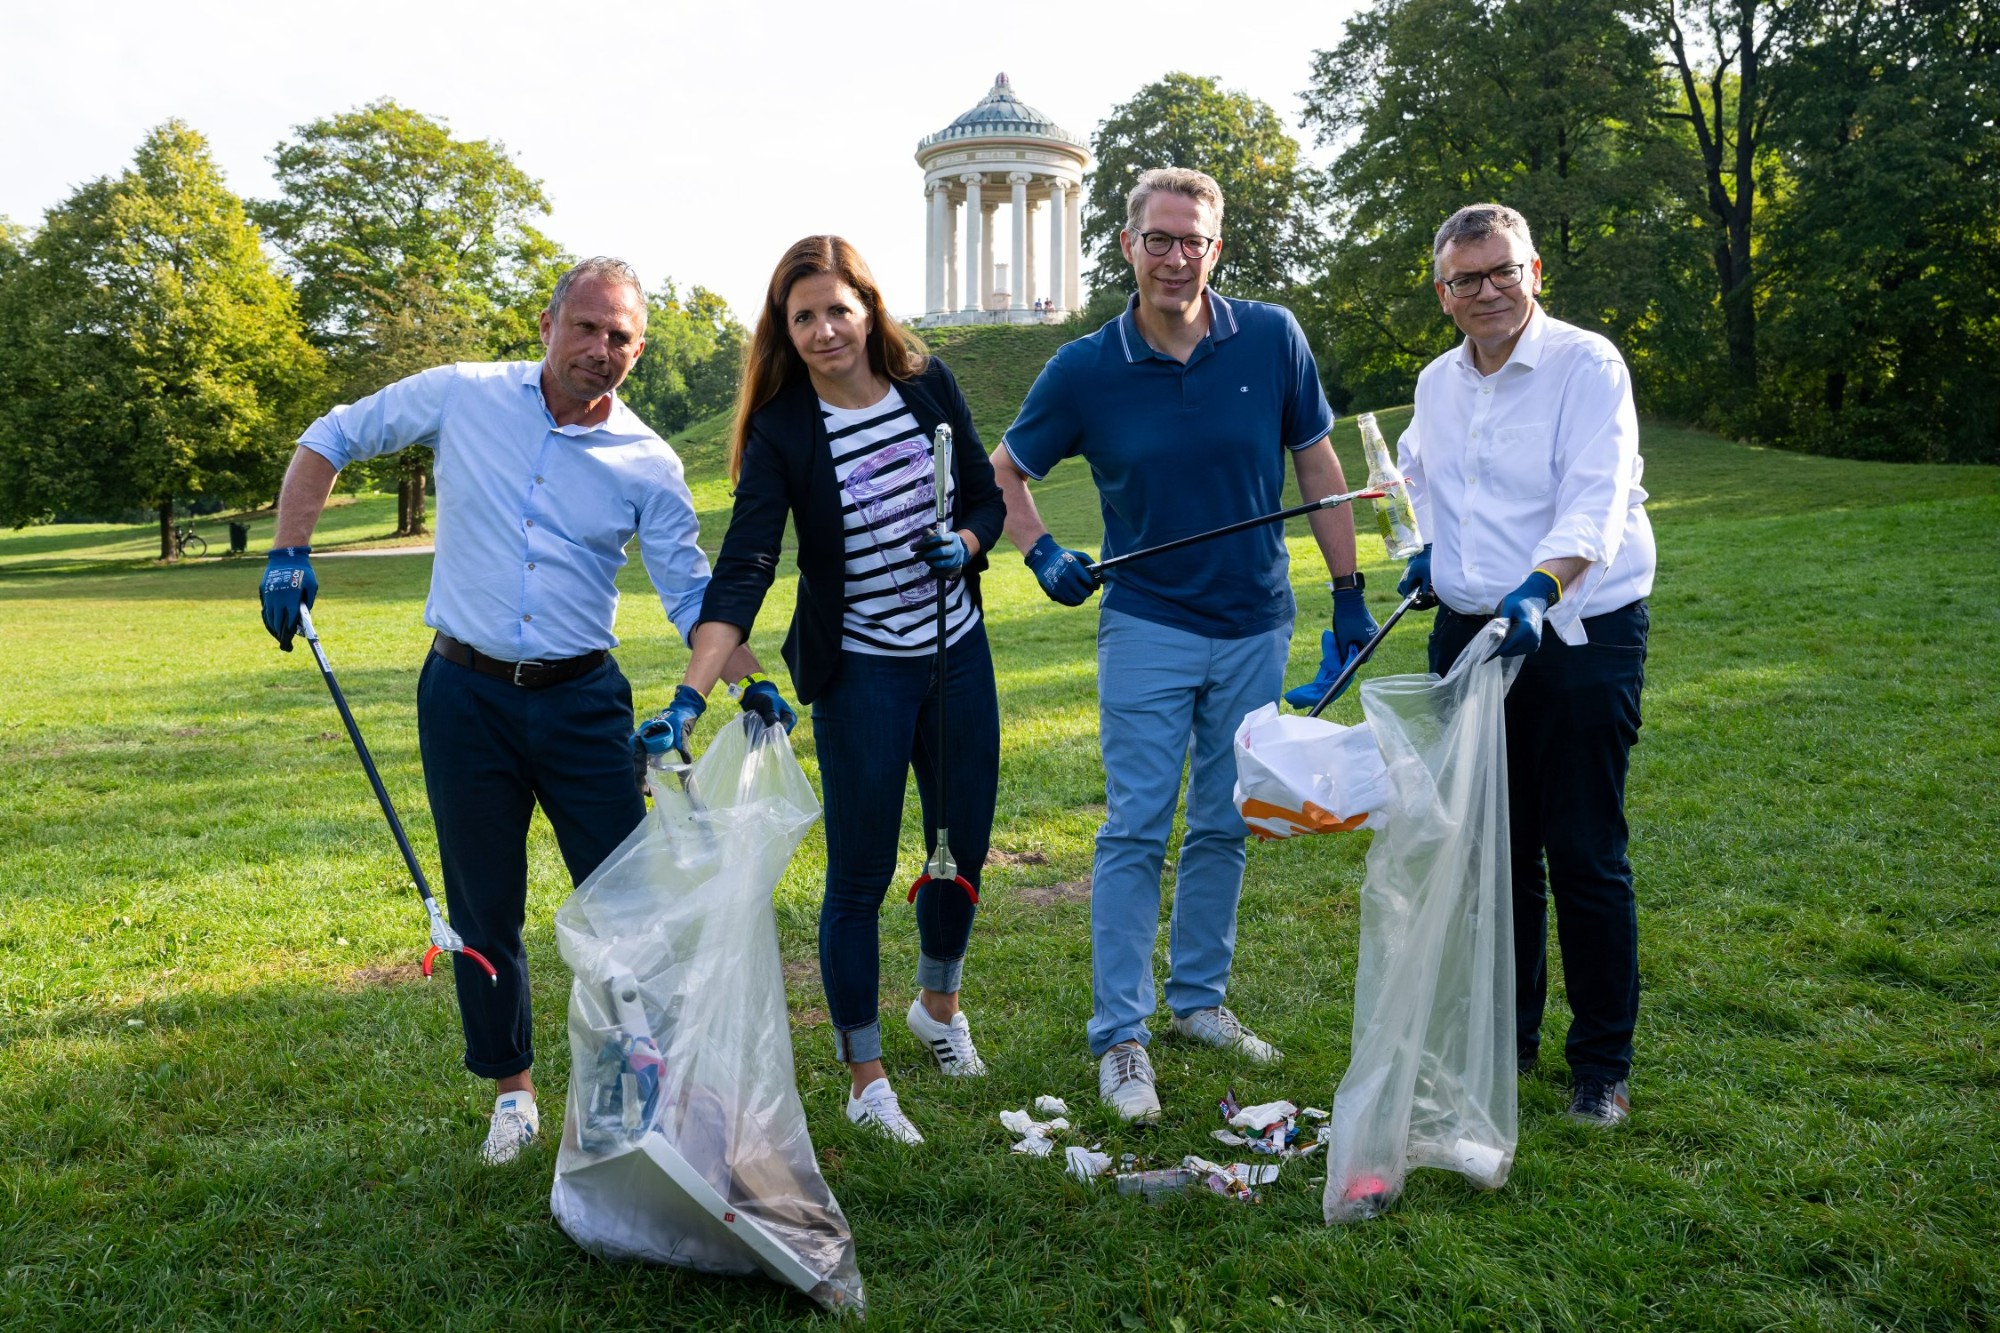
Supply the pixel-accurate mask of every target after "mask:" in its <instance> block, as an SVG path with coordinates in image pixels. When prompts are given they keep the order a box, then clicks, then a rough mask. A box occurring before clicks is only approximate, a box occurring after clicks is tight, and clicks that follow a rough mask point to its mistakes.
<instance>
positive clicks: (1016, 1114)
mask: <svg viewBox="0 0 2000 1333" xmlns="http://www.w3.org/2000/svg"><path fill="white" fill-rule="evenodd" d="M1044 1101H1049V1102H1055V1103H1056V1105H1058V1106H1061V1105H1062V1103H1061V1102H1060V1101H1058V1100H1057V1099H1056V1098H1054V1097H1043V1098H1041V1099H1039V1100H1038V1101H1037V1103H1036V1105H1037V1106H1039V1105H1040V1104H1041V1102H1044ZM1065 1109H1067V1108H1065ZM1000 1127H1001V1128H1002V1129H1004V1130H1006V1131H1007V1132H1008V1133H1009V1134H1019V1135H1020V1136H1021V1138H1020V1141H1019V1142H1017V1143H1016V1144H1015V1145H1014V1151H1015V1152H1018V1153H1026V1154H1027V1155H1028V1156H1030V1157H1047V1156H1048V1155H1049V1153H1050V1151H1051V1150H1052V1149H1053V1148H1054V1147H1055V1139H1056V1136H1057V1135H1058V1134H1061V1133H1064V1132H1065V1131H1067V1130H1068V1129H1069V1121H1067V1120H1065V1119H1063V1118H1062V1117H1060V1116H1058V1117H1056V1118H1055V1119H1054V1120H1049V1121H1042V1120H1037V1119H1035V1118H1034V1117H1033V1116H1031V1115H1029V1114H1028V1113H1027V1112H1026V1111H1002V1112H1001V1113H1000Z"/></svg>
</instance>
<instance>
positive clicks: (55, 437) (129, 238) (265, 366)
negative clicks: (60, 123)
mask: <svg viewBox="0 0 2000 1333" xmlns="http://www.w3.org/2000/svg"><path fill="white" fill-rule="evenodd" d="M17 255H18V256H19V257H17V258H15V259H14V260H12V261H11V263H10V265H9V266H10V267H11V269H12V272H11V274H10V275H9V276H7V277H6V279H5V281H4V284H0V285H4V289H5V305H6V309H7V311H8V318H6V320H5V321H4V322H5V324H6V326H7V329H8V332H7V334H6V336H7V338H8V340H9V343H10V346H9V347H8V352H9V355H8V356H7V358H6V360H5V363H4V366H0V399H4V411H5V417H4V419H0V479H4V480H3V481H0V518H4V519H5V520H6V521H8V522H11V523H14V524H16V525H19V524H22V523H27V522H33V521H36V520H38V519H41V518H45V517H47V516H48V515H49V514H50V513H52V512H54V511H56V510H60V509H69V510H84V511H95V512H106V511H117V510H122V509H130V508H133V507H136V506H142V505H143V506H146V507H150V508H154V509H156V510H157V512H158V514H159V521H160V555H161V558H163V559H173V558H174V556H175V550H174V546H173V540H172V538H173V526H174V503H175V500H176V499H177V498H179V497H182V496H187V497H196V496H212V497H214V498H217V499H221V500H223V501H225V502H229V501H235V502H247V501H249V500H251V499H253V498H257V497H262V496H268V495H269V494H271V493H272V491H273V490H274V489H275V487H276V484H277V480H278V477H279V475H280V474H281V472H282V471H283V468H284V465H285V460H286V459H287V458H288V457H289V455H290V452H291V440H292V439H293V438H294V437H295V435H296V433H297V428H298V427H299V426H300V425H302V424H303V419H304V416H305V413H306V412H307V411H308V410H309V409H310V406H311V404H312V401H313V398H314V395H315V393H316V392H317V389H318V387H319V382H320V375H321V373H322V361H321V358H320V356H319V354H318V352H316V351H315V350H314V349H313V348H312V347H311V346H310V345H309V344H308V343H307V342H306V341H305V340H304V338H303V336H302V335H301V332H300V328H299V323H298V312H297V304H296V299H295V296H294V293H293V291H292V289H291V287H290V286H289V285H288V284H287V283H286V282H285V281H284V279H283V278H281V277H280V276H279V275H278V274H277V273H276V272H274V271H273V270H272V268H271V266H270V264H269V263H268V262H267V261H266V259H265V257H264V254H263V251H262V249H261V247H260V245H259V242H258V235H257V230H256V228H255V227H253V226H252V225H251V224H250V222H249V220H248V219H247V217H246V216H245V213H244V208H243V203H242V201H241V200H240V199H238V198H237V197H236V196H235V195H234V194H232V193H230V191H229V190H228V188H227V187H226V186H225V185H224V183H223V180H222V176H221V173H220V172H219V171H218V170H217V169H216V166H215V164H214V161H213V160H212V159H211V158H210V156H209V152H208V145H207V143H206V142H205V141H204V140H203V139H202V137H201V136H200V135H199V134H197V133H195V132H194V131H193V130H192V129H190V128H188V126H187V125H185V124H183V123H182V122H180V121H177V120H176V121H168V122H167V123H166V124H164V125H162V126H160V127H159V128H158V129H156V130H154V131H153V132H152V133H150V134H149V135H147V137H146V139H145V141H144V142H143V143H142V144H141V145H140V147H139V150H138V153H137V156H136V158H135V161H134V163H133V166H132V168H131V169H130V170H129V171H127V172H125V174H124V175H122V176H121V177H119V178H117V179H116V180H113V179H111V178H108V177H107V178H103V179H100V180H97V181H93V182H91V183H90V184H88V185H85V186H84V187H82V188H81V189H79V190H78V191H77V192H76V193H75V194H74V195H72V196H71V197H70V198H69V199H68V200H67V201H65V202H64V203H63V204H61V205H59V206H58V207H56V208H54V209H52V210H50V212H49V213H48V215H47V217H46V218H45V220H44V223H43V226H42V228H41V230H40V231H39V232H38V233H37V234H36V235H35V236H34V238H33V239H32V240H31V241H30V242H29V243H28V245H27V247H26V249H25V252H24V254H22V253H20V252H19V251H18V250H17Z"/></svg>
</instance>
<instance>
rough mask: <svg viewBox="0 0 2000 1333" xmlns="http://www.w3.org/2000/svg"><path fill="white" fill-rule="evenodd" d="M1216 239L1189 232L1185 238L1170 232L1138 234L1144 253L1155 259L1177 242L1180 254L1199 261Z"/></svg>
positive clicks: (1144, 232)
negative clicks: (1144, 248) (1144, 249)
mask: <svg viewBox="0 0 2000 1333" xmlns="http://www.w3.org/2000/svg"><path fill="white" fill-rule="evenodd" d="M1218 239H1219V238H1218V237H1214V236H1203V235H1202V234H1201V233H1200V232H1190V233H1188V234H1187V235H1186V236H1176V235H1174V234H1173V233H1172V232H1170V231H1142V232H1140V233H1139V240H1140V242H1141V244H1143V245H1144V246H1145V247H1146V253H1147V254H1149V255H1153V256H1154V257H1156V258H1157V257H1158V256H1160V255H1163V254H1165V253H1167V251H1169V250H1171V249H1173V248H1174V242H1176V241H1179V242H1180V246H1181V253H1182V254H1184V255H1186V256H1187V257H1188V258H1189V259H1200V258H1201V257H1202V256H1203V255H1205V254H1207V253H1208V247H1209V246H1211V245H1214V244H1215V242H1216V241H1217V240H1218Z"/></svg>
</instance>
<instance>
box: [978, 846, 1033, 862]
mask: <svg viewBox="0 0 2000 1333" xmlns="http://www.w3.org/2000/svg"><path fill="white" fill-rule="evenodd" d="M1048 863H1049V858H1048V854H1047V853H1046V852H1010V851H1008V850H1007V849H1006V848H1005V847H995V848H992V849H991V850H990V851H988V852H987V853H986V864H987V865H990V866H1045V865H1047V864H1048Z"/></svg>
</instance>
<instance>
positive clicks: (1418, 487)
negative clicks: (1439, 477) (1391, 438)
mask: <svg viewBox="0 0 2000 1333" xmlns="http://www.w3.org/2000/svg"><path fill="white" fill-rule="evenodd" d="M1396 470H1397V471H1399V472H1401V473H1402V474H1403V480H1405V481H1407V482H1409V483H1410V503H1411V504H1412V505H1413V506H1415V508H1416V511H1417V531H1418V532H1419V533H1421V534H1423V538H1424V541H1425V543H1426V544H1428V543H1429V542H1430V541H1431V540H1432V537H1431V534H1432V533H1434V532H1436V531H1437V524H1436V521H1435V520H1434V519H1433V518H1432V516H1431V488H1430V484H1429V482H1428V481H1427V480H1426V478H1425V477H1424V450H1423V437H1422V436H1421V435H1419V434H1417V419H1416V417H1414V416H1412V417H1411V418H1410V424H1409V425H1408V426H1405V427H1404V428H1403V433H1402V434H1401V435H1399V436H1397V437H1396Z"/></svg>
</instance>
